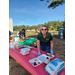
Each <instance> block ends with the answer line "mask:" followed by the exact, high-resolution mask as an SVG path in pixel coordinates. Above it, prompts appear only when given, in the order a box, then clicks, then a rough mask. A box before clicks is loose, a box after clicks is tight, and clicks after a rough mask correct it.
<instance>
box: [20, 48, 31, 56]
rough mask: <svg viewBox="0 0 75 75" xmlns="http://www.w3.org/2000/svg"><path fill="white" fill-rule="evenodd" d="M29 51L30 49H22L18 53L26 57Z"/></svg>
mask: <svg viewBox="0 0 75 75" xmlns="http://www.w3.org/2000/svg"><path fill="white" fill-rule="evenodd" d="M29 51H30V48H22V49H21V51H20V53H21V54H22V55H26V54H29Z"/></svg>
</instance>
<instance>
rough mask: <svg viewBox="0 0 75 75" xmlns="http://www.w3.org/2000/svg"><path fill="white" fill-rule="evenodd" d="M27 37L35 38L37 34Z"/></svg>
mask: <svg viewBox="0 0 75 75" xmlns="http://www.w3.org/2000/svg"><path fill="white" fill-rule="evenodd" d="M27 38H37V35H32V36H27Z"/></svg>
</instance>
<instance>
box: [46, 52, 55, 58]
mask: <svg viewBox="0 0 75 75" xmlns="http://www.w3.org/2000/svg"><path fill="white" fill-rule="evenodd" d="M46 55H47V56H49V57H50V58H53V57H54V56H55V55H51V54H50V53H46Z"/></svg>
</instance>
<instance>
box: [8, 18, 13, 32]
mask: <svg viewBox="0 0 75 75" xmlns="http://www.w3.org/2000/svg"><path fill="white" fill-rule="evenodd" d="M9 30H10V31H11V32H13V19H12V18H9Z"/></svg>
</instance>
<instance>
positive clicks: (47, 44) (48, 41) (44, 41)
mask: <svg viewBox="0 0 75 75" xmlns="http://www.w3.org/2000/svg"><path fill="white" fill-rule="evenodd" d="M52 40H53V38H52V36H51V34H50V33H48V27H47V26H46V25H43V26H42V27H41V28H40V33H39V34H38V35H37V48H38V56H39V55H41V53H40V49H41V50H43V51H46V52H48V53H50V52H51V55H53V41H52Z"/></svg>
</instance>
